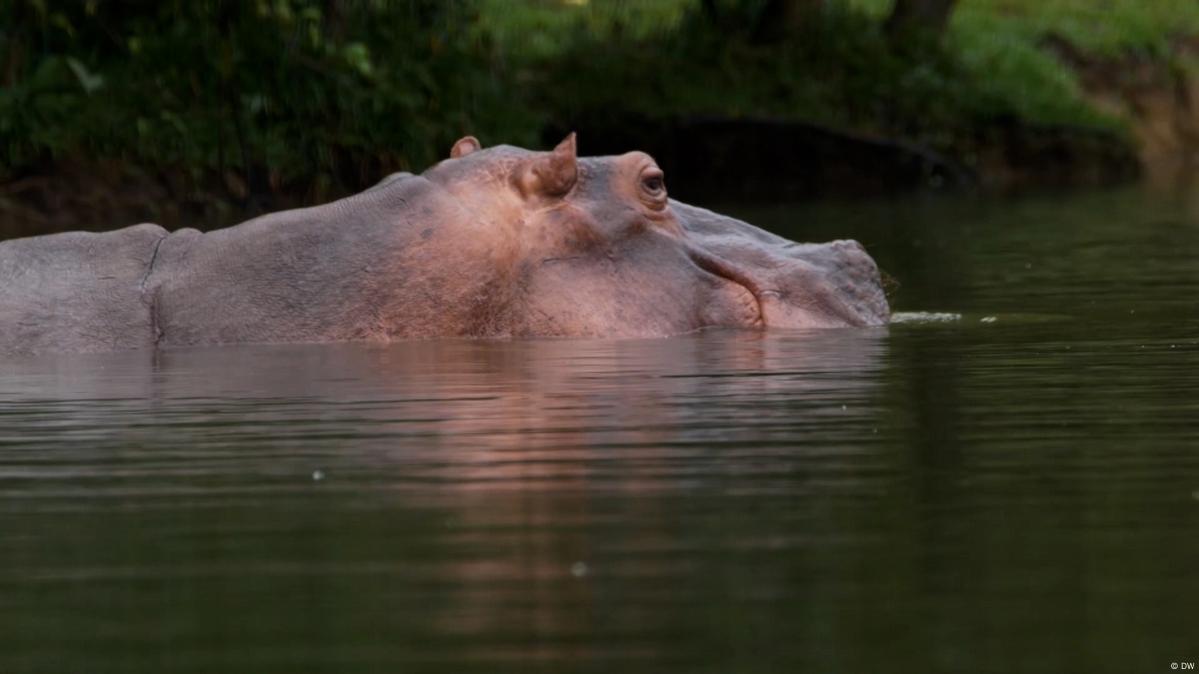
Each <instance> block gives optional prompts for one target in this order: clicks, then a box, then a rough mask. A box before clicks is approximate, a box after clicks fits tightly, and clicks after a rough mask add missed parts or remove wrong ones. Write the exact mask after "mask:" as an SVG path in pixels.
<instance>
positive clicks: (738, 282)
mask: <svg viewBox="0 0 1199 674" xmlns="http://www.w3.org/2000/svg"><path fill="white" fill-rule="evenodd" d="M689 252H690V256H691V261H692V262H694V263H695V265H696V266H697V267H699V268H700V269H702V270H704V271H706V272H708V273H709V274H711V275H713V276H716V277H719V278H720V279H722V280H724V281H725V282H726V283H727V284H728V285H729V286H730V288H731V289H732V290H733V292H735V293H737V294H738V295H739V300H740V302H741V304H742V305H743V306H744V307H745V310H746V311H745V325H746V326H747V327H752V328H764V327H766V316H765V313H764V312H763V310H762V298H763V297H764V296H769V295H773V296H777V295H778V293H777V292H775V291H772V290H763V289H762V288H760V287H759V286H758V284H757V283H755V282H754V280H753V279H751V278H749V277H748V276H746V275H745V274H742V273H741V272H739V271H737V270H736V269H735V268H734V267H733V266H732V265H730V264H729V263H727V262H725V261H724V260H722V259H720V258H718V257H714V256H712V255H709V254H707V253H701V252H699V251H695V250H692V251H689Z"/></svg>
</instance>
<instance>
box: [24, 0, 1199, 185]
mask: <svg viewBox="0 0 1199 674" xmlns="http://www.w3.org/2000/svg"><path fill="white" fill-rule="evenodd" d="M767 4H769V2H768V1H767V0H714V1H709V2H700V0H656V1H653V2H622V1H620V0H590V2H588V1H586V0H540V1H528V2H520V1H517V0H474V1H468V0H459V1H456V2H440V1H438V0H404V1H401V0H395V1H390V2H389V1H386V0H369V1H368V0H363V1H362V2H356V3H334V2H324V1H321V0H269V1H268V0H257V1H255V2H234V1H226V2H222V1H217V0H209V1H205V2H184V1H183V0H170V1H167V2H160V3H103V2H97V1H95V0H90V1H86V2H70V3H50V2H47V1H46V0H10V1H9V2H7V3H4V4H2V5H0V84H3V87H2V88H0V180H4V179H12V178H14V177H19V176H21V175H27V174H30V173H37V172H39V171H43V172H44V171H52V170H53V168H52V167H53V166H54V165H55V162H58V161H60V160H62V159H63V158H69V157H85V158H86V157H93V158H95V157H100V158H116V159H119V160H121V161H124V162H128V163H130V164H134V165H139V166H144V167H150V168H152V169H155V170H170V171H175V172H182V173H184V174H186V175H188V176H190V177H191V178H193V179H195V180H205V179H209V180H211V179H213V178H214V177H215V178H219V179H221V180H222V181H223V184H225V185H227V186H229V191H230V192H231V193H233V194H234V195H235V196H244V195H245V194H247V193H250V194H253V193H263V192H277V191H286V190H291V191H296V190H299V191H308V192H310V193H312V191H313V190H315V193H316V194H325V193H329V192H337V191H344V190H348V189H353V188H357V187H360V186H362V185H363V184H366V183H369V182H370V181H372V180H374V179H376V178H377V177H378V176H379V175H382V174H383V173H385V172H387V171H391V170H397V169H404V168H419V167H422V166H424V165H426V164H428V163H430V162H432V161H434V160H435V159H437V158H439V157H440V156H441V155H442V154H443V152H444V150H445V148H446V147H448V146H449V144H450V143H451V142H452V141H453V139H454V138H456V137H457V136H460V135H462V134H464V133H474V134H476V135H479V136H481V137H483V138H484V140H485V141H497V140H502V141H506V142H514V143H524V144H538V142H539V140H540V139H539V135H540V133H541V131H542V130H543V129H544V128H546V127H547V126H549V125H555V126H571V125H573V124H576V123H578V122H579V121H580V120H596V119H599V120H619V119H621V118H658V119H668V118H676V117H686V116H694V115H705V116H722V117H728V116H732V117H742V116H770V117H776V118H783V119H795V120H804V121H813V122H817V123H822V124H825V125H828V126H832V127H836V128H841V129H847V130H856V131H860V132H866V133H871V134H875V135H882V136H890V137H899V138H905V139H909V140H916V141H920V142H924V143H927V144H930V145H932V146H933V147H936V148H939V149H942V150H944V151H948V152H950V153H956V154H959V155H961V154H963V153H965V154H968V153H969V152H970V151H971V146H972V144H974V143H976V142H977V138H978V137H979V134H980V130H982V131H984V132H985V129H987V128H988V127H989V126H993V125H994V124H997V123H1003V124H1013V123H1014V124H1021V125H1034V126H1035V125H1057V126H1069V127H1078V128H1083V129H1094V130H1097V131H1100V132H1105V133H1111V132H1116V133H1117V134H1118V133H1120V132H1121V130H1122V128H1123V123H1122V121H1121V120H1119V119H1116V118H1113V117H1111V116H1109V115H1107V114H1104V113H1101V112H1099V111H1098V110H1096V109H1095V108H1094V107H1092V105H1091V104H1090V103H1089V102H1088V101H1087V99H1086V97H1085V96H1084V95H1083V93H1082V92H1081V90H1080V87H1079V84H1078V82H1077V80H1076V77H1075V74H1074V73H1073V72H1072V71H1071V70H1070V69H1069V67H1068V66H1067V65H1065V64H1063V63H1062V62H1061V61H1060V60H1059V59H1058V58H1057V57H1055V56H1054V55H1053V53H1051V52H1050V51H1049V50H1047V49H1045V48H1044V42H1045V40H1046V39H1048V38H1051V37H1052V38H1055V39H1058V40H1064V41H1065V42H1067V43H1069V44H1071V45H1073V47H1074V48H1076V49H1078V50H1080V51H1081V52H1085V53H1090V54H1095V55H1100V56H1103V55H1106V56H1111V55H1120V54H1125V53H1128V52H1130V51H1134V52H1136V53H1139V54H1143V55H1146V56H1148V57H1151V58H1156V59H1161V60H1163V61H1166V60H1169V59H1171V58H1173V56H1172V54H1173V53H1174V50H1173V49H1172V45H1173V44H1174V42H1175V41H1177V40H1179V39H1180V38H1183V37H1187V36H1193V35H1199V3H1195V2H1193V0H1155V1H1154V2H1144V1H1143V0H1104V1H1103V2H1099V1H1097V0H960V1H959V3H958V6H957V7H956V9H955V11H954V14H953V16H952V21H951V22H950V24H949V27H948V30H947V32H946V34H945V35H943V36H934V35H929V36H923V37H922V36H915V37H911V38H910V39H905V40H903V41H898V42H897V41H896V40H895V39H893V36H889V35H888V34H887V32H886V31H885V30H883V20H884V18H885V17H886V15H887V13H888V12H889V11H890V8H891V0H825V1H824V3H823V9H822V10H821V11H815V12H813V13H811V15H810V16H808V17H807V18H806V19H805V20H804V21H802V22H801V23H798V24H789V25H788V26H787V29H786V32H785V34H778V33H777V31H776V32H774V33H770V34H767V33H768V31H763V30H762V28H763V24H764V20H763V19H762V16H761V15H762V12H763V11H764V7H765V6H766V5H767ZM808 4H809V5H813V6H816V5H818V4H819V3H818V2H809V3H808ZM717 10H718V11H719V12H720V14H719V17H716V16H714V15H713V12H714V11H717ZM766 28H773V26H770V25H767V26H766ZM206 177H207V178H206Z"/></svg>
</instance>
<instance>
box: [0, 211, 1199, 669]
mask: <svg viewBox="0 0 1199 674" xmlns="http://www.w3.org/2000/svg"><path fill="white" fill-rule="evenodd" d="M747 215H748V213H747ZM756 216H757V221H760V222H763V223H764V224H767V225H770V226H772V228H773V229H775V230H776V231H780V233H783V234H787V235H790V236H794V237H796V238H801V239H809V240H820V239H826V238H832V237H833V236H854V237H856V238H859V239H861V240H863V241H864V242H866V243H867V244H868V245H870V247H871V250H872V252H874V253H875V254H876V255H877V256H878V258H879V260H880V262H881V263H882V264H883V266H884V267H887V268H888V269H889V270H890V271H891V273H892V274H894V275H896V276H897V277H898V278H900V280H901V282H902V283H903V284H904V285H903V287H902V288H901V290H900V294H898V295H897V296H896V306H897V307H898V308H899V309H901V310H905V311H922V310H930V311H932V310H940V311H949V312H960V313H961V314H962V316H961V318H959V319H956V320H946V321H940V322H914V323H903V324H896V325H892V326H891V327H889V328H886V329H876V330H829V331H812V332H805V331H798V332H785V331H772V332H767V333H744V332H736V331H712V332H706V333H701V334H695V335H688V336H684V337H679V338H674V339H663V340H616V341H592V340H529V341H510V342H502V341H501V342H477V341H441V342H412V343H403V344H395V345H390V346H361V345H326V346H283V347H235V348H224V349H196V350H179V351H164V352H160V353H158V354H149V353H131V354H117V355H107V356H99V355H87V356H71V357H61V358H43V359H38V360H27V361H14V362H7V363H0V503H3V505H4V507H3V509H2V510H0V532H2V533H0V540H2V541H3V545H2V546H0V603H2V606H3V608H4V610H3V612H2V613H0V669H3V670H4V671H5V672H33V671H81V670H86V671H95V672H106V671H144V672H162V671H180V672H188V671H194V672H211V671H245V672H305V671H310V672H347V671H394V670H403V671H479V672H499V671H522V672H523V671H547V672H548V671H553V672H564V671H567V672H568V671H611V670H612V669H614V668H617V667H619V668H621V669H622V670H627V671H647V672H648V671H654V672H657V671H662V670H663V668H672V669H678V670H683V671H712V672H717V671H719V672H725V671H737V672H776V671H784V670H795V671H844V672H857V671H875V670H880V669H886V670H887V671H900V672H929V671H945V672H957V671H994V672H1042V671H1053V672H1060V671H1088V672H1108V671H1110V672H1124V671H1142V670H1145V671H1153V670H1154V669H1165V668H1168V667H1169V663H1170V662H1172V661H1178V660H1182V661H1187V660H1193V659H1195V658H1199V653H1196V652H1195V651H1194V648H1195V642H1194V638H1193V637H1194V634H1195V631H1194V625H1195V623H1194V616H1193V607H1194V606H1195V605H1199V577H1196V576H1195V574H1194V571H1193V570H1194V569H1195V568H1199V538H1196V537H1195V536H1194V532H1195V531H1196V525H1199V441H1197V440H1196V438H1199V396H1197V395H1196V394H1195V391H1196V390H1199V315H1197V311H1196V306H1195V303H1194V299H1193V298H1194V297H1195V296H1196V291H1199V272H1196V270H1195V269H1194V264H1193V261H1194V259H1195V257H1194V255H1193V253H1195V252H1196V250H1197V247H1199V227H1197V226H1196V222H1197V221H1199V218H1196V215H1195V212H1194V211H1192V210H1189V207H1187V206H1186V204H1185V202H1179V201H1168V200H1161V199H1155V198H1149V199H1147V198H1145V197H1144V196H1143V195H1140V194H1137V193H1123V194H1113V195H1098V196H1093V197H1075V198H1071V199H1058V200H1049V199H1033V200H1026V201H1020V202H1004V203H1003V204H1001V205H997V204H996V203H995V202H985V201H979V200H954V201H933V202H927V201H895V202H888V203H886V204H859V205H848V204H842V205H839V206H837V207H835V208H833V207H822V206H809V207H794V206H793V207H785V208H784V207H779V208H773V209H757V212H756ZM963 223H965V224H963ZM983 318H993V319H995V320H993V321H985V322H984V321H983V320H982V319H983Z"/></svg>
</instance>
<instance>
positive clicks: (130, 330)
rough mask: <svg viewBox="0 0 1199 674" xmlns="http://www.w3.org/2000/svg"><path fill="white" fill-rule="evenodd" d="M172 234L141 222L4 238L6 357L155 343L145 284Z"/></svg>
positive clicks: (0, 258) (1, 344) (0, 276)
mask: <svg viewBox="0 0 1199 674" xmlns="http://www.w3.org/2000/svg"><path fill="white" fill-rule="evenodd" d="M166 235H167V232H166V230H164V229H163V228H161V227H159V226H157V225H150V224H143V225H137V226H134V227H127V228H125V229H121V230H117V231H114V232H105V233H103V234H93V233H89V232H68V233H65V234H53V235H50V236H39V237H32V238H27V239H14V240H11V241H3V242H0V355H5V354H18V353H39V352H46V351H77V352H82V351H116V350H122V349H141V348H147V347H150V346H153V344H154V330H153V325H152V324H151V316H150V310H149V305H148V304H147V302H146V300H145V293H144V283H145V279H146V273H147V272H148V270H149V269H150V265H151V262H152V260H153V259H154V254H155V251H156V250H157V247H158V244H159V243H160V242H161V241H162V240H163V238H164V237H166Z"/></svg>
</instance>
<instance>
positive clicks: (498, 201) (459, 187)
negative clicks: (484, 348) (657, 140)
mask: <svg viewBox="0 0 1199 674" xmlns="http://www.w3.org/2000/svg"><path fill="white" fill-rule="evenodd" d="M422 177H423V178H424V179H426V180H428V181H429V182H431V183H433V184H435V185H437V186H439V187H440V188H442V189H444V190H445V192H448V195H449V196H451V197H452V199H453V200H454V201H455V202H457V203H458V204H459V205H460V206H461V207H462V208H463V209H465V212H466V213H468V214H469V218H468V219H469V220H471V221H472V231H473V232H476V233H477V234H474V235H473V236H486V238H487V239H488V243H487V246H488V248H489V251H490V256H491V257H492V259H494V260H497V261H498V262H499V264H500V265H501V266H503V267H505V268H506V271H505V272H504V273H505V275H506V281H505V283H504V286H505V287H506V288H507V291H506V292H505V293H503V294H504V295H505V299H504V307H503V310H502V313H503V314H505V315H506V316H507V319H506V320H504V321H502V322H503V323H505V324H506V327H505V329H504V332H506V333H508V334H513V335H548V336H609V337H611V336H663V335H673V334H679V333H685V332H690V331H693V330H697V329H701V328H705V327H716V326H728V327H744V328H762V327H781V328H810V327H842V326H869V325H880V324H883V323H885V322H886V321H887V320H888V315H889V313H888V312H889V310H888V306H887V301H886V298H885V295H884V293H883V289H882V286H881V284H880V279H879V272H878V268H877V267H876V266H875V264H874V261H873V260H872V259H871V258H870V256H869V255H867V254H866V252H865V251H864V250H863V249H862V247H861V246H860V245H859V244H858V243H857V242H855V241H834V242H832V243H827V244H799V243H794V242H792V241H788V240H786V239H783V238H781V237H778V236H775V235H773V234H770V233H768V232H766V231H764V230H761V229H759V228H757V227H754V226H752V225H749V224H747V223H744V222H741V221H739V220H735V219H733V218H728V217H725V216H722V215H719V214H716V213H713V212H711V211H708V210H704V209H702V208H696V207H693V206H688V205H686V204H683V203H680V202H677V201H674V200H672V199H670V198H669V197H668V196H667V192H666V185H665V181H664V176H663V173H662V170H661V169H660V168H658V166H657V165H656V164H655V162H654V160H653V158H652V157H650V156H649V155H647V154H645V153H643V152H630V153H628V154H624V155H620V156H616V157H585V158H579V157H577V156H576V151H575V136H574V134H571V135H570V136H568V137H567V138H566V139H565V140H564V141H562V143H560V144H559V145H558V146H557V147H556V148H554V150H553V151H551V152H533V151H529V150H524V149H521V148H517V147H511V146H498V147H492V148H487V149H484V148H482V147H481V146H480V144H479V142H478V141H477V140H476V139H475V138H473V137H470V136H468V137H466V138H463V139H461V140H459V141H458V142H457V143H456V144H455V145H454V146H453V149H452V150H451V152H450V158H449V159H447V160H445V161H442V162H440V163H438V164H436V165H435V166H433V167H431V168H429V169H428V170H427V171H426V172H425V173H424V174H423V175H422ZM474 245H477V244H474ZM491 311H498V310H497V309H494V308H493V309H491Z"/></svg>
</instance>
